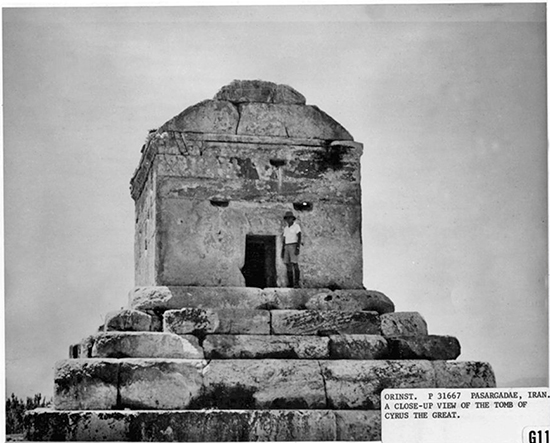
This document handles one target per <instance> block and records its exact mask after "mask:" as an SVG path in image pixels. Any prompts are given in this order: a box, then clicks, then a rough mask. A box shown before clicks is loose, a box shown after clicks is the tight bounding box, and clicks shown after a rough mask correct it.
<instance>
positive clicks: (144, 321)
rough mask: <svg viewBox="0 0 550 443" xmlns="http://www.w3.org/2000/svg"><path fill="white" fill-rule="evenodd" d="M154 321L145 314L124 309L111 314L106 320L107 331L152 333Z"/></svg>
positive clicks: (105, 327)
mask: <svg viewBox="0 0 550 443" xmlns="http://www.w3.org/2000/svg"><path fill="white" fill-rule="evenodd" d="M152 323H153V320H152V318H151V316H150V315H148V314H146V313H145V312H141V311H136V310H133V309H122V310H120V311H112V312H109V313H108V314H107V316H106V318H105V325H104V330H105V331H151V330H152V329H151V326H152Z"/></svg>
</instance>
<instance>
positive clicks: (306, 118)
mask: <svg viewBox="0 0 550 443" xmlns="http://www.w3.org/2000/svg"><path fill="white" fill-rule="evenodd" d="M240 112H241V118H240V120H239V127H238V128H237V134H242V135H260V136H265V135H269V136H275V137H281V136H284V135H287V137H297V138H315V139H323V140H353V137H352V136H351V135H350V133H349V132H348V131H346V129H345V128H344V127H343V126H342V125H340V124H339V123H338V122H337V121H336V120H334V119H333V118H332V117H330V116H329V115H328V114H326V113H324V112H323V111H321V110H320V109H319V108H317V107H316V106H308V105H287V104H270V103H244V104H242V105H240Z"/></svg>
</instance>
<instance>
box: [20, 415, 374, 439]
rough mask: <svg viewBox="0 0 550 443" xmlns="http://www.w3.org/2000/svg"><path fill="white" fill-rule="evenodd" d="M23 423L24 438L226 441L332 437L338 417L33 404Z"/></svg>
mask: <svg viewBox="0 0 550 443" xmlns="http://www.w3.org/2000/svg"><path fill="white" fill-rule="evenodd" d="M349 412H352V411H349ZM353 412H359V411H353ZM368 418H369V422H370V417H368ZM347 421H349V419H348V420H347ZM25 423H26V426H25V428H26V430H27V433H26V439H27V440H29V441H189V442H204V441H211V442H226V441H333V440H335V439H337V437H336V435H337V434H336V426H337V424H338V423H344V421H342V420H340V421H339V420H338V419H337V418H336V419H335V413H334V412H333V411H327V410H255V411H254V410H248V411H243V410H241V411H235V410H233V411H228V410H225V411H224V410H215V409H214V410H204V411H130V410H125V411H77V412H71V411H54V410H48V409H37V410H34V411H30V412H29V413H28V414H27V416H26V418H25ZM344 424H345V423H344ZM340 432H342V431H340ZM343 435H344V434H343ZM354 435H361V434H354Z"/></svg>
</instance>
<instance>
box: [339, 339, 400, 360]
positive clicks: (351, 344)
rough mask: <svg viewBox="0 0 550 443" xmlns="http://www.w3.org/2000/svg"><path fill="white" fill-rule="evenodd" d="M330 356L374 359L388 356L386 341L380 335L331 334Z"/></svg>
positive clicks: (349, 358) (350, 358)
mask: <svg viewBox="0 0 550 443" xmlns="http://www.w3.org/2000/svg"><path fill="white" fill-rule="evenodd" d="M329 349H330V358H333V359H348V360H376V359H383V358H389V357H388V342H387V341H386V339H385V338H384V337H382V336H380V335H351V334H344V335H331V336H330V342H329Z"/></svg>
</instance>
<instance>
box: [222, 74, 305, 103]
mask: <svg viewBox="0 0 550 443" xmlns="http://www.w3.org/2000/svg"><path fill="white" fill-rule="evenodd" d="M214 100H227V101H230V102H233V103H247V102H261V103H285V104H298V105H305V104H306V98H305V97H304V96H303V95H302V94H300V93H299V92H298V91H296V90H295V89H294V88H292V87H290V86H287V85H277V84H275V83H273V82H266V81H261V80H233V81H232V82H231V83H230V84H229V85H225V86H223V87H222V88H221V89H220V91H219V92H218V93H217V94H216V95H215V96H214Z"/></svg>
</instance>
